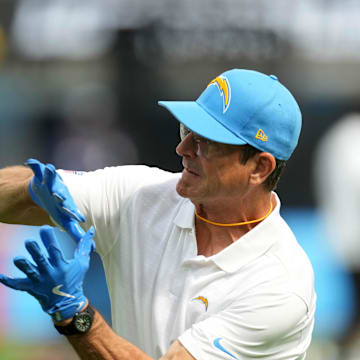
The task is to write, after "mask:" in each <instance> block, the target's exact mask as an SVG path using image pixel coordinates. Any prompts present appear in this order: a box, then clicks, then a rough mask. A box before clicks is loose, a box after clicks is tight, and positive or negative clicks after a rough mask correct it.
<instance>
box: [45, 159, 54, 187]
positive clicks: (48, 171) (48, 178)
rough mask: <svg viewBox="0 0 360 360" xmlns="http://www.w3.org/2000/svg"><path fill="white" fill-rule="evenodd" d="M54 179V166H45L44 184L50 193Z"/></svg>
mask: <svg viewBox="0 0 360 360" xmlns="http://www.w3.org/2000/svg"><path fill="white" fill-rule="evenodd" d="M55 178H56V169H55V166H54V165H52V164H46V166H45V170H44V183H45V184H46V186H47V188H48V189H49V191H50V193H52V188H53V186H54V183H55Z"/></svg>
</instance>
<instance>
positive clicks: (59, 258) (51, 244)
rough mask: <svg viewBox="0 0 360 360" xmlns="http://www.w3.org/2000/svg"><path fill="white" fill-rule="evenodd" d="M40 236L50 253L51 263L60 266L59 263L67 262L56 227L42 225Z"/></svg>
mask: <svg viewBox="0 0 360 360" xmlns="http://www.w3.org/2000/svg"><path fill="white" fill-rule="evenodd" d="M40 237H41V241H42V242H43V244H44V246H45V248H46V250H47V252H48V254H49V261H50V264H52V265H54V266H58V265H59V264H61V263H64V262H66V261H65V258H64V254H63V252H62V251H61V248H60V245H59V242H58V240H57V238H56V236H55V232H54V229H53V228H52V227H51V226H48V225H45V226H42V227H41V228H40Z"/></svg>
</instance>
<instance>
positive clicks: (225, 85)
mask: <svg viewBox="0 0 360 360" xmlns="http://www.w3.org/2000/svg"><path fill="white" fill-rule="evenodd" d="M210 85H216V86H217V88H218V89H219V91H220V95H221V97H222V98H223V114H224V113H226V111H227V109H228V108H229V106H230V101H231V88H230V83H229V80H228V79H227V78H226V77H225V76H218V77H217V78H215V79H214V80H212V81H210V83H209V85H208V87H209V86H210Z"/></svg>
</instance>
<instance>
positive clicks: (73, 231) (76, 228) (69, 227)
mask: <svg viewBox="0 0 360 360" xmlns="http://www.w3.org/2000/svg"><path fill="white" fill-rule="evenodd" d="M63 227H64V230H65V231H66V232H67V233H68V234H69V235H70V236H71V238H72V239H74V240H75V241H76V243H78V242H79V241H80V240H81V239H82V237H83V236H84V235H85V231H84V229H83V228H82V227H81V226H80V225H79V223H78V222H77V221H75V220H74V219H70V220H69V221H66V222H65V223H64V224H63Z"/></svg>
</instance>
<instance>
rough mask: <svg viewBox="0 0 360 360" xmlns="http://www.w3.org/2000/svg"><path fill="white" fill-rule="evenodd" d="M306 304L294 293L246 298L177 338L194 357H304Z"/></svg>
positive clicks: (217, 359)
mask: <svg viewBox="0 0 360 360" xmlns="http://www.w3.org/2000/svg"><path fill="white" fill-rule="evenodd" d="M309 321H311V320H309V315H308V309H307V306H306V304H305V303H304V302H303V300H302V299H301V298H299V297H298V296H297V295H295V294H293V293H289V294H270V293H269V294H267V295H262V296H261V297H258V296H257V297H249V298H248V299H247V300H242V301H239V302H237V303H235V304H232V305H231V306H229V307H228V308H226V309H224V310H222V311H221V312H220V313H218V314H215V315H212V316H210V317H209V318H207V319H205V320H203V321H201V322H198V323H195V324H193V325H192V326H191V328H189V329H188V330H186V331H185V333H183V334H182V335H181V336H180V337H179V339H178V340H179V341H180V342H181V343H182V344H183V346H184V347H185V348H186V349H187V350H188V351H189V352H190V353H191V355H192V356H193V357H194V358H195V359H197V360H220V359H222V360H223V359H229V360H230V359H241V360H243V359H258V358H261V359H267V360H270V359H274V360H275V359H289V360H290V359H297V360H300V359H304V358H305V352H306V348H307V347H308V345H309V343H310V338H311V336H306V329H307V328H308V326H307V325H308V322H309Z"/></svg>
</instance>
